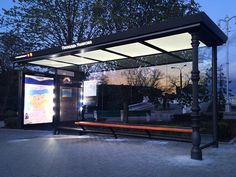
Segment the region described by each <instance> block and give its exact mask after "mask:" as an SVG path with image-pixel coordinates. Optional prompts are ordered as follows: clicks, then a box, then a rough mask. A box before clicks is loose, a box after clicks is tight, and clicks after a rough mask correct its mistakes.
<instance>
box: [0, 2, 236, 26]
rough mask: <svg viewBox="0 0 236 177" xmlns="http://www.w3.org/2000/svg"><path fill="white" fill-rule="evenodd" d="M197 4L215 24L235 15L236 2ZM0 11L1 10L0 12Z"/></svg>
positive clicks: (8, 4) (4, 5) (7, 4)
mask: <svg viewBox="0 0 236 177" xmlns="http://www.w3.org/2000/svg"><path fill="white" fill-rule="evenodd" d="M195 1H196V2H198V3H199V4H200V5H201V6H202V8H201V10H203V11H204V12H206V13H207V14H208V15H209V16H210V18H211V19H212V20H213V21H214V22H217V21H218V20H219V19H221V18H224V17H225V16H226V15H228V16H233V15H236V10H235V9H236V0H195ZM12 5H13V3H12V0H0V9H2V8H6V9H8V8H10V7H11V6H12ZM0 11H1V10H0Z"/></svg>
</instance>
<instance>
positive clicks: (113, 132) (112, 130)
mask: <svg viewBox="0 0 236 177" xmlns="http://www.w3.org/2000/svg"><path fill="white" fill-rule="evenodd" d="M109 129H110V130H111V132H112V134H113V135H114V137H115V139H117V138H118V137H117V135H116V132H115V131H114V129H113V128H111V127H110V128H109Z"/></svg>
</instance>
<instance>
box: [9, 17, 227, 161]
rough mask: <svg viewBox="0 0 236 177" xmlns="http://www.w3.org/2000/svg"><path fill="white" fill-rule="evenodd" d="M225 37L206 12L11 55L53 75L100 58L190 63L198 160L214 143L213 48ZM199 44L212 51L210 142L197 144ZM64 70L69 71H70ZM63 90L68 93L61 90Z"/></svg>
mask: <svg viewBox="0 0 236 177" xmlns="http://www.w3.org/2000/svg"><path fill="white" fill-rule="evenodd" d="M226 41H227V36H226V35H225V34H224V33H223V32H222V31H221V30H220V29H219V28H218V26H217V25H216V24H215V23H214V22H213V21H212V20H211V19H210V18H209V17H208V16H207V15H206V14H205V13H198V14H194V15H191V16H185V17H181V18H176V19H171V20H168V21H164V22H160V23H155V24H152V25H150V26H143V27H141V28H138V29H132V30H128V31H125V32H120V33H116V34H112V35H109V36H105V37H100V38H95V39H91V40H87V41H83V42H78V43H75V44H71V45H65V46H58V47H54V48H50V49H45V50H41V51H36V52H28V53H26V54H24V55H20V56H17V57H15V61H14V62H15V64H18V65H25V64H30V65H36V66H46V67H50V68H54V69H55V71H56V73H57V75H58V74H60V72H62V71H63V70H66V71H68V72H69V71H81V68H82V67H83V66H84V65H86V66H87V67H92V66H93V65H94V64H97V63H102V62H105V63H106V64H108V65H111V66H112V68H113V69H116V70H119V69H128V68H137V67H140V66H141V67H149V66H156V65H167V64H172V63H180V62H186V61H192V72H191V80H192V109H191V110H192V113H191V117H192V125H191V127H192V149H191V158H193V159H198V160H200V159H202V149H203V148H206V147H208V146H212V145H213V146H215V147H217V146H218V135H217V133H218V132H217V131H218V130H217V46H220V45H223V44H224V43H225V42H226ZM203 46H207V47H210V48H211V49H212V50H211V51H212V83H213V84H212V103H213V106H212V112H213V114H212V124H213V140H212V142H210V143H208V144H206V145H203V146H201V145H200V144H201V136H200V119H201V118H200V114H199V111H200V108H199V101H198V96H199V84H198V82H199V73H200V72H199V57H198V56H199V55H198V54H199V47H203ZM186 50H188V51H190V53H191V55H188V57H186V55H183V51H186ZM72 73H73V72H72ZM67 74H69V75H70V72H69V73H67ZM72 75H73V74H72ZM26 80H27V82H29V83H31V82H35V81H34V78H32V77H30V76H29V77H28V78H27V79H26ZM40 82H44V84H45V85H47V84H48V85H53V83H52V81H50V79H49V80H47V78H46V79H45V78H42V80H40ZM65 82H70V81H69V80H67V81H65ZM52 92H53V91H52ZM64 94H65V95H66V94H70V93H67V92H66V90H65V93H64ZM20 99H21V100H22V99H24V96H23V95H20ZM56 99H57V98H56ZM21 103H22V102H21ZM57 104H58V101H56V108H57V109H56V110H57V112H59V111H60V108H58V107H59V106H58V105H57ZM56 115H57V114H56ZM25 116H26V118H27V115H23V111H22V112H21V118H22V117H25Z"/></svg>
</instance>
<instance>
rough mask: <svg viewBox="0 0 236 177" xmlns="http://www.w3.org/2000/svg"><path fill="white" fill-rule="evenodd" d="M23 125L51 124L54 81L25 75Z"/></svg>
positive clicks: (48, 78) (49, 78)
mask: <svg viewBox="0 0 236 177" xmlns="http://www.w3.org/2000/svg"><path fill="white" fill-rule="evenodd" d="M24 83H25V85H24V88H25V89H24V125H26V124H40V123H52V122H53V115H54V111H53V107H54V102H53V99H54V91H53V90H54V79H53V78H51V77H44V76H43V77H42V76H33V75H25V79H24Z"/></svg>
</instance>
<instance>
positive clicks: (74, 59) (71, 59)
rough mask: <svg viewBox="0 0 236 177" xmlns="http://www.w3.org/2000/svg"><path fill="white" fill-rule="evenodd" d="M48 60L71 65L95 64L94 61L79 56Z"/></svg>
mask: <svg viewBox="0 0 236 177" xmlns="http://www.w3.org/2000/svg"><path fill="white" fill-rule="evenodd" d="M50 60H54V61H61V62H66V63H72V64H76V65H84V64H90V63H95V62H96V61H94V60H88V59H86V58H82V57H79V56H73V55H67V56H62V57H55V58H50Z"/></svg>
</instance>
